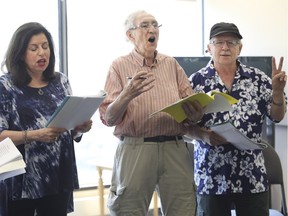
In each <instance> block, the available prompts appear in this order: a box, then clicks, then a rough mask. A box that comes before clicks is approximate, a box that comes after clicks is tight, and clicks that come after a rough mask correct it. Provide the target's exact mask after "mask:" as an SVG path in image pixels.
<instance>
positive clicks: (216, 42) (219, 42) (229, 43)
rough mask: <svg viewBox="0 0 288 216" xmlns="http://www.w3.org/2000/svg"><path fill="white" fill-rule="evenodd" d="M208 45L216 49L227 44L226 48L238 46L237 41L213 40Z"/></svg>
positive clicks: (238, 42)
mask: <svg viewBox="0 0 288 216" xmlns="http://www.w3.org/2000/svg"><path fill="white" fill-rule="evenodd" d="M210 44H213V45H214V46H216V47H223V46H224V44H227V46H228V47H235V46H237V45H238V44H240V41H239V40H213V41H211V42H210Z"/></svg>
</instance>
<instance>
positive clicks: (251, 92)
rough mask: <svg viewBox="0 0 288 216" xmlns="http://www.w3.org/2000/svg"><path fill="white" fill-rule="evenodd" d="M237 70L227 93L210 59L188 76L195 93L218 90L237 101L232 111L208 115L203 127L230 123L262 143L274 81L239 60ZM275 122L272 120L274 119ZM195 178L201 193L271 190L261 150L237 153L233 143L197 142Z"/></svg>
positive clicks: (198, 190)
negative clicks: (213, 144) (211, 143)
mask: <svg viewBox="0 0 288 216" xmlns="http://www.w3.org/2000/svg"><path fill="white" fill-rule="evenodd" d="M237 65H238V67H237V71H236V75H235V78H234V81H233V84H232V89H231V92H228V90H227V88H226V87H225V85H224V83H223V81H222V80H221V78H220V77H219V75H218V74H217V72H216V71H215V69H214V66H213V61H212V60H210V62H209V63H208V65H207V66H206V67H205V68H202V69H201V70H199V71H198V72H196V73H194V74H192V75H191V76H190V77H189V80H190V83H191V86H192V88H193V90H194V91H195V92H205V93H207V92H209V91H211V90H216V91H220V92H225V93H227V94H230V95H231V96H233V97H234V98H236V99H238V103H237V104H234V105H232V107H233V111H230V112H229V111H225V112H219V113H211V114H205V115H204V117H203V119H202V122H201V123H200V126H203V127H207V128H209V126H211V125H215V124H221V123H223V122H227V121H230V122H231V123H232V124H233V125H234V126H235V127H236V128H238V129H239V130H240V131H241V132H242V133H243V134H245V135H246V136H247V137H249V138H250V139H252V140H253V141H255V142H260V141H261V133H262V124H263V121H264V118H265V116H268V117H269V118H270V119H271V116H270V109H271V105H270V103H271V100H272V86H271V78H270V77H268V76H267V75H266V74H265V73H264V72H262V71H260V70H259V69H257V68H253V67H248V66H246V65H243V64H242V63H241V62H240V61H238V60H237ZM271 120H272V121H273V119H271ZM194 142H195V143H194V144H195V147H194V149H195V150H194V160H195V167H194V178H195V183H196V185H197V193H198V194H214V195H215V194H217V195H219V194H231V193H259V192H263V191H266V190H268V182H267V175H266V169H265V166H264V158H263V154H262V151H261V150H244V151H241V150H238V149H237V148H236V147H234V146H233V145H232V144H226V145H219V146H211V145H209V144H206V143H205V142H203V141H201V140H195V141H194Z"/></svg>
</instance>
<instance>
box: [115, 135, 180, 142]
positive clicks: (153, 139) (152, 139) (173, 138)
mask: <svg viewBox="0 0 288 216" xmlns="http://www.w3.org/2000/svg"><path fill="white" fill-rule="evenodd" d="M124 138H125V137H124V136H121V137H120V140H121V141H123V140H124ZM182 139H183V137H182V136H155V137H144V142H166V141H176V140H182Z"/></svg>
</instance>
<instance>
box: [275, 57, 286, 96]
mask: <svg viewBox="0 0 288 216" xmlns="http://www.w3.org/2000/svg"><path fill="white" fill-rule="evenodd" d="M283 61H284V58H283V57H281V58H280V62H279V65H278V68H277V67H276V60H275V57H272V90H273V92H278V93H282V92H283V91H284V87H285V85H286V80H287V75H286V73H285V71H282V66H283Z"/></svg>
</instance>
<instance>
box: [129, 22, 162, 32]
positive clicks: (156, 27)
mask: <svg viewBox="0 0 288 216" xmlns="http://www.w3.org/2000/svg"><path fill="white" fill-rule="evenodd" d="M151 26H153V28H155V29H158V28H160V27H161V26H162V25H159V24H158V23H157V22H153V23H149V22H142V23H140V24H139V25H138V26H133V27H132V28H130V30H136V29H138V28H140V29H143V30H147V29H149V28H150V27H151Z"/></svg>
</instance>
